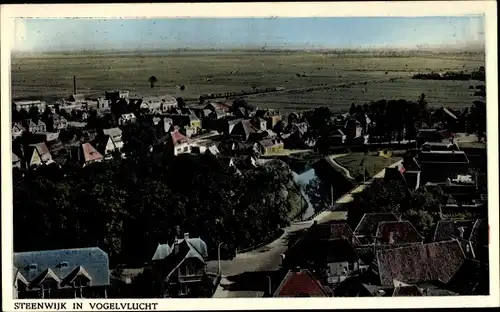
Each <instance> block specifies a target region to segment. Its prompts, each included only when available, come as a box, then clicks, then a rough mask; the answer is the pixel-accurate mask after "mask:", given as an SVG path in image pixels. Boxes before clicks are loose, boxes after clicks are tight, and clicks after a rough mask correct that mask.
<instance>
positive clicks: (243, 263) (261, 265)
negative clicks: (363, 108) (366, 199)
mask: <svg viewBox="0 0 500 312" xmlns="http://www.w3.org/2000/svg"><path fill="white" fill-rule="evenodd" d="M337 157H340V156H337ZM401 163H402V161H398V162H396V163H394V164H392V165H390V166H389V167H397V166H399V165H400V164H401ZM384 175H385V169H383V170H382V171H380V172H379V173H378V174H376V175H375V176H374V177H373V178H372V179H371V180H370V181H367V182H366V183H364V184H361V185H358V186H356V187H355V188H354V189H352V190H351V191H349V192H348V193H346V194H344V196H342V197H341V198H339V199H338V200H337V201H336V202H335V205H334V206H333V207H330V208H327V209H326V210H325V211H323V212H321V213H319V214H318V215H317V216H316V217H314V218H313V219H312V220H309V221H300V222H294V223H292V224H291V225H290V226H288V227H286V228H285V229H284V233H283V235H281V236H280V237H279V238H278V239H276V240H275V241H273V242H271V243H269V244H267V245H266V246H263V247H260V248H258V249H256V250H252V251H249V252H245V253H241V254H237V255H236V257H235V258H234V259H232V260H224V261H221V269H222V279H221V282H220V285H219V287H218V288H217V290H216V292H215V294H214V298H238V297H262V295H263V294H264V289H265V286H264V287H263V288H262V287H261V288H260V289H259V290H255V289H253V290H252V289H246V290H242V289H240V290H234V289H231V287H232V285H234V284H235V282H234V279H235V277H238V276H239V277H240V279H243V282H241V281H240V282H239V283H240V284H252V282H253V281H252V277H250V276H252V274H253V275H256V274H257V275H258V274H259V273H262V274H263V277H264V278H265V277H266V274H271V273H269V272H271V271H277V270H278V269H279V268H280V265H281V254H283V253H284V252H285V251H286V250H287V249H288V238H290V236H292V235H293V234H294V233H295V232H299V231H301V230H304V229H306V228H309V227H310V226H311V225H312V224H313V223H314V222H315V221H316V222H318V223H323V222H328V221H331V220H345V219H347V212H346V211H341V210H342V208H343V205H344V204H346V203H348V202H350V201H352V200H353V195H354V194H355V193H358V192H362V191H363V190H364V188H365V187H366V185H369V184H370V183H371V181H372V180H373V179H376V178H383V177H384ZM217 266H218V262H217V261H210V262H209V263H208V265H207V271H209V272H217ZM262 274H261V275H262ZM241 276H249V277H241ZM263 277H262V276H260V277H259V278H260V279H262V278H263ZM245 279H246V280H245ZM275 286H276V285H275Z"/></svg>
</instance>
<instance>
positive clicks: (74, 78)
mask: <svg viewBox="0 0 500 312" xmlns="http://www.w3.org/2000/svg"><path fill="white" fill-rule="evenodd" d="M73 94H76V76H73Z"/></svg>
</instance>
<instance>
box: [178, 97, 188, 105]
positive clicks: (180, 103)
mask: <svg viewBox="0 0 500 312" xmlns="http://www.w3.org/2000/svg"><path fill="white" fill-rule="evenodd" d="M176 100H177V106H178V107H179V108H185V107H186V102H185V101H184V99H183V98H182V97H178V98H177V99H176Z"/></svg>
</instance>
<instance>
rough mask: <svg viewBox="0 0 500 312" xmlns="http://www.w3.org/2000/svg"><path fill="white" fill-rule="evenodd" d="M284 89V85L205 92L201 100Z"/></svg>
mask: <svg viewBox="0 0 500 312" xmlns="http://www.w3.org/2000/svg"><path fill="white" fill-rule="evenodd" d="M282 90H284V88H283V87H274V88H261V89H258V88H253V89H252V90H242V91H240V92H222V93H205V94H202V95H201V96H200V102H203V101H204V100H208V99H218V98H229V97H235V96H244V95H250V94H258V93H265V92H275V91H282Z"/></svg>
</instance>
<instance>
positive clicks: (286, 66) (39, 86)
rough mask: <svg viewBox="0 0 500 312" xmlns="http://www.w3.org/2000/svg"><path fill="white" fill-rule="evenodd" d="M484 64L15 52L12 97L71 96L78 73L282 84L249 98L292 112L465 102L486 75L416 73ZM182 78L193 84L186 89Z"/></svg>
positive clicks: (147, 91)
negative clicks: (385, 102)
mask: <svg viewBox="0 0 500 312" xmlns="http://www.w3.org/2000/svg"><path fill="white" fill-rule="evenodd" d="M484 63H485V62H484V55H474V56H463V55H452V54H449V55H432V54H422V55H418V54H417V55H411V56H410V55H406V56H402V55H399V56H398V55H395V56H379V55H375V54H365V53H363V54H357V53H350V54H347V53H340V54H325V53H319V52H318V53H314V52H295V53H286V52H283V53H281V52H263V53H257V52H227V53H226V52H224V53H192V52H181V53H154V54H143V55H140V54H121V55H117V54H115V55H105V54H101V55H93V56H85V55H78V54H66V55H62V54H60V55H41V56H39V57H29V58H28V57H22V58H20V57H17V58H16V57H14V56H13V58H12V96H13V98H43V99H45V100H47V101H52V100H54V99H57V98H61V97H67V96H69V94H71V93H72V92H73V75H76V76H77V88H78V92H79V93H84V94H85V95H87V96H101V95H103V94H104V91H105V90H112V89H129V90H131V94H139V95H155V94H165V93H168V94H172V95H174V96H183V97H186V98H197V97H199V96H200V94H202V93H217V92H237V91H241V90H243V89H249V88H251V87H257V88H267V87H277V86H282V87H284V88H285V89H286V90H285V91H284V92H276V93H269V94H261V95H259V96H257V95H253V96H249V97H248V99H249V102H250V103H252V104H254V105H256V106H260V107H265V106H267V107H273V108H281V109H283V110H285V111H286V110H291V109H307V108H311V107H314V106H319V105H328V106H331V107H332V108H334V109H339V110H342V109H345V108H347V107H348V106H349V105H350V104H351V103H353V102H357V103H360V104H362V103H364V102H366V101H369V100H378V99H382V98H385V99H391V98H398V99H399V98H404V99H408V100H410V99H411V100H416V99H417V98H418V95H419V94H420V93H422V92H424V93H425V94H426V95H427V98H428V101H429V103H430V104H431V105H441V104H446V105H450V106H455V107H464V106H470V104H471V103H472V101H473V100H474V99H475V97H473V96H472V95H471V93H472V91H470V90H468V86H469V85H471V84H473V85H476V84H479V83H478V82H476V81H469V82H468V81H461V82H460V81H428V80H412V79H411V76H412V75H413V74H414V73H416V72H419V71H420V72H426V71H430V70H436V71H446V70H472V69H477V68H478V67H479V66H484ZM297 74H300V76H301V77H298V76H297ZM153 75H154V76H156V77H157V78H158V84H157V86H156V87H155V88H150V87H149V83H148V78H149V77H150V76H153ZM179 85H185V87H186V89H185V90H184V91H181V90H180V89H179V88H178V86H179ZM312 87H314V89H313V90H309V92H305V91H306V90H305V89H307V88H312ZM291 90H294V91H293V92H290V91H291Z"/></svg>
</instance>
